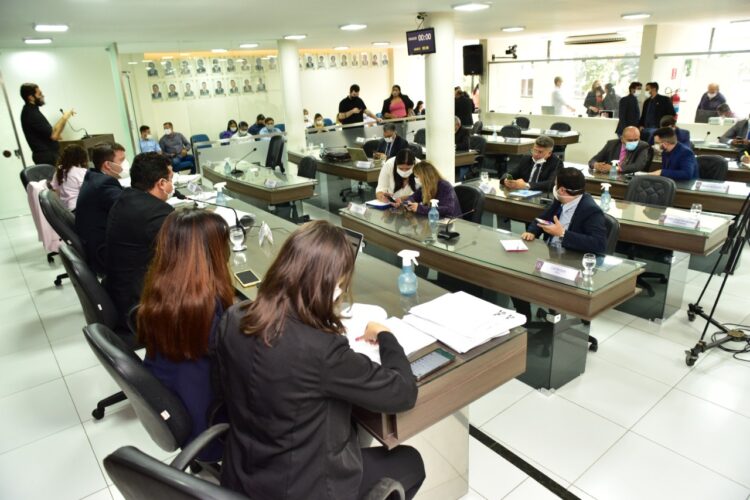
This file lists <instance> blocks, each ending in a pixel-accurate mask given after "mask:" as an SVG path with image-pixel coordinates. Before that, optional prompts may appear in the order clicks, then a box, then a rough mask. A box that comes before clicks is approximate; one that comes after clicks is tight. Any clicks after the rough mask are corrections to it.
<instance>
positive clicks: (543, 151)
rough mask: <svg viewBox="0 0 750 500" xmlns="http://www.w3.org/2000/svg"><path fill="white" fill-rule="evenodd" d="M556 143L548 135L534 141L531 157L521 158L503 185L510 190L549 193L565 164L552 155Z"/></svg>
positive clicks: (505, 178)
mask: <svg viewBox="0 0 750 500" xmlns="http://www.w3.org/2000/svg"><path fill="white" fill-rule="evenodd" d="M554 147H555V142H554V141H553V140H552V139H550V138H549V137H547V136H546V135H540V136H539V137H537V138H536V140H535V141H534V145H533V146H532V148H531V155H526V156H524V157H522V158H521V161H520V162H519V163H518V166H517V167H516V168H515V169H513V171H512V172H509V173H508V174H506V175H505V176H503V184H504V185H505V187H507V188H508V189H532V190H534V191H543V192H549V191H552V187H553V186H554V185H555V177H557V173H558V171H559V170H560V169H562V168H563V162H562V161H560V158H558V157H557V156H555V155H553V154H552V149H553V148H554Z"/></svg>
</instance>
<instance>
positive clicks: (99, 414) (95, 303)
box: [60, 245, 141, 420]
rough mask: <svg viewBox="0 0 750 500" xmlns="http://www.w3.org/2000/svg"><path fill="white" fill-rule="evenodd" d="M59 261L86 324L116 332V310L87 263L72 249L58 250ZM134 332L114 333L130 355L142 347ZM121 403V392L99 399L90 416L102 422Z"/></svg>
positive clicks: (122, 394)
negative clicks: (71, 285) (79, 304)
mask: <svg viewBox="0 0 750 500" xmlns="http://www.w3.org/2000/svg"><path fill="white" fill-rule="evenodd" d="M60 257H61V259H62V263H63V266H64V267H65V270H66V271H67V272H68V276H70V281H71V283H73V289H74V290H75V292H76V295H77V296H78V301H79V302H80V303H81V308H82V309H83V317H84V318H85V319H86V324H87V325H90V324H93V323H97V324H102V325H105V326H107V327H108V328H111V329H113V330H114V329H116V327H117V322H118V318H119V316H118V313H117V309H116V308H115V305H114V304H113V303H112V299H111V298H110V297H109V294H108V293H107V291H106V290H105V289H104V287H103V286H102V284H101V283H99V280H98V279H97V278H96V275H95V274H94V272H93V271H92V270H91V268H89V266H88V265H87V264H86V261H84V260H83V259H82V258H81V256H80V255H79V254H78V252H76V251H75V249H74V248H73V247H70V246H68V245H63V246H62V247H60ZM134 332H135V329H134V328H131V329H129V330H126V331H122V330H117V335H118V336H119V337H120V339H121V341H122V343H123V344H125V345H126V346H127V347H128V349H129V350H130V351H131V352H133V351H135V350H136V349H138V348H140V347H141V346H140V345H139V344H138V341H137V340H136V338H135V334H134ZM120 401H125V394H124V393H123V392H117V393H115V394H112V395H111V396H108V397H106V398H104V399H102V400H101V401H99V402H98V403H97V404H96V408H95V409H94V410H93V411H92V412H91V416H92V417H94V419H96V420H101V419H102V418H103V417H104V411H105V409H106V408H107V407H108V406H112V405H114V404H117V403H119V402H120Z"/></svg>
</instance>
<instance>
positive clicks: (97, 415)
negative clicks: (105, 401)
mask: <svg viewBox="0 0 750 500" xmlns="http://www.w3.org/2000/svg"><path fill="white" fill-rule="evenodd" d="M91 416H92V417H94V420H101V419H103V418H104V408H94V411H92V412H91Z"/></svg>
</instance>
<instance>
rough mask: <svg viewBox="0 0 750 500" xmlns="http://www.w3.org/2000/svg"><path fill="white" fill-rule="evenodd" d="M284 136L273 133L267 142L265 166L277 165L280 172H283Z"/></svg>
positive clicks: (274, 166)
mask: <svg viewBox="0 0 750 500" xmlns="http://www.w3.org/2000/svg"><path fill="white" fill-rule="evenodd" d="M283 160H284V137H283V136H281V135H274V136H273V137H271V140H270V141H269V144H268V153H267V154H266V165H265V166H266V167H267V168H273V169H275V168H276V167H279V169H280V170H281V173H282V174H283V173H284V161H283Z"/></svg>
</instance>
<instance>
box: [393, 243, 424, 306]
mask: <svg viewBox="0 0 750 500" xmlns="http://www.w3.org/2000/svg"><path fill="white" fill-rule="evenodd" d="M398 256H399V257H401V261H402V263H403V264H402V268H401V274H399V275H398V291H399V292H401V295H404V296H407V297H408V296H411V295H414V294H416V293H417V275H416V274H414V266H416V265H418V263H417V257H419V252H417V251H415V250H401V251H400V252H399V253H398Z"/></svg>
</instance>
